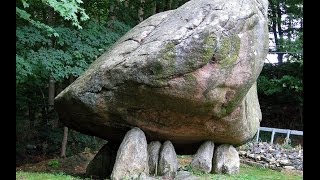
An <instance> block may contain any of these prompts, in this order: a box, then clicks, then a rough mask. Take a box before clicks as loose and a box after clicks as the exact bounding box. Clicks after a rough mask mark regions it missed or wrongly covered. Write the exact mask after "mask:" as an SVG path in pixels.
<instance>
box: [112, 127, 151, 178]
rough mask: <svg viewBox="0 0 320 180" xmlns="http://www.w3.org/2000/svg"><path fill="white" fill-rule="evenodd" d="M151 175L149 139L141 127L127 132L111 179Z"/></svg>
mask: <svg viewBox="0 0 320 180" xmlns="http://www.w3.org/2000/svg"><path fill="white" fill-rule="evenodd" d="M141 173H145V174H146V175H149V166H148V151H147V140H146V137H145V135H144V133H143V132H142V131H141V130H140V129H139V128H136V127H135V128H133V129H131V130H130V131H128V132H127V134H126V135H125V137H124V139H123V141H122V143H121V144H120V147H119V149H118V152H117V158H116V161H115V164H114V167H113V170H112V174H111V179H113V180H119V179H124V178H138V177H139V176H140V174H141Z"/></svg>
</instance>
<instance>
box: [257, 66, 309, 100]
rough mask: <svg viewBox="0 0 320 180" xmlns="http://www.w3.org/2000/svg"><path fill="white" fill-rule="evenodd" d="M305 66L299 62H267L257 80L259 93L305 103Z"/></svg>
mask: <svg viewBox="0 0 320 180" xmlns="http://www.w3.org/2000/svg"><path fill="white" fill-rule="evenodd" d="M302 74H303V66H301V64H300V63H299V62H287V63H283V64H281V65H272V64H265V66H264V67H263V70H262V72H261V74H260V76H259V78H258V80H257V82H258V93H259V94H262V95H265V96H269V97H271V96H273V97H277V99H278V100H280V101H283V102H296V103H298V104H300V105H302V103H303V95H302V93H303V82H302Z"/></svg>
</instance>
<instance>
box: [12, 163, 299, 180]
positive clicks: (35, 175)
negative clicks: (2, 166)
mask: <svg viewBox="0 0 320 180" xmlns="http://www.w3.org/2000/svg"><path fill="white" fill-rule="evenodd" d="M194 174H195V175H196V176H198V177H200V179H203V180H209V179H212V180H266V179H270V180H300V179H303V177H302V175H301V174H297V173H285V172H279V171H275V170H271V169H264V168H257V167H252V166H249V165H245V164H241V168H240V173H239V174H237V175H218V174H202V173H197V172H195V173H194ZM16 179H17V180H51V179H52V180H78V179H82V178H80V177H74V176H70V175H65V174H62V173H39V172H23V171H18V172H16ZM88 179H89V178H88Z"/></svg>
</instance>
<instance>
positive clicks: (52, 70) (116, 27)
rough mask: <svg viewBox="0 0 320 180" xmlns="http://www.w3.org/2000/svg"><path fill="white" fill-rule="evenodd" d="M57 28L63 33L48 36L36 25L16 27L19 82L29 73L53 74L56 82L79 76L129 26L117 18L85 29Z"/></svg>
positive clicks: (90, 24)
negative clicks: (53, 36)
mask: <svg viewBox="0 0 320 180" xmlns="http://www.w3.org/2000/svg"><path fill="white" fill-rule="evenodd" d="M54 29H55V31H56V32H57V33H58V34H59V35H60V36H59V37H56V38H54V39H48V37H47V36H46V34H45V32H43V31H41V30H39V29H37V28H34V27H28V26H23V27H17V33H16V36H17V41H16V46H17V55H16V57H17V67H16V69H17V72H18V73H17V75H16V76H17V77H16V78H17V83H22V82H25V81H28V80H29V78H30V76H37V77H40V78H43V79H48V77H49V76H53V77H54V79H55V80H56V81H62V80H63V79H65V78H68V77H69V76H75V77H77V76H79V75H80V74H81V73H82V72H83V71H84V70H85V69H86V68H88V66H89V64H90V63H92V62H93V61H94V60H95V59H96V58H97V57H98V56H100V55H101V54H102V53H103V52H104V51H105V50H106V49H107V48H109V47H110V46H111V45H112V44H113V43H114V42H115V41H116V40H117V39H118V38H120V37H121V35H123V34H124V33H125V32H126V31H128V30H129V29H130V28H129V27H128V26H126V25H124V24H123V23H121V22H118V21H110V22H108V23H107V24H106V25H100V24H98V23H96V22H93V21H91V22H89V23H88V24H86V26H85V28H84V29H82V30H75V29H70V28H67V27H63V26H59V27H56V28H54Z"/></svg>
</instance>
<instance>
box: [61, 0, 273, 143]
mask: <svg viewBox="0 0 320 180" xmlns="http://www.w3.org/2000/svg"><path fill="white" fill-rule="evenodd" d="M267 10H268V1H267V0H243V1H239V0H227V1H226V0H191V1H189V2H187V3H185V4H184V5H183V6H181V7H179V8H177V9H176V10H171V11H166V12H162V13H159V14H156V15H153V16H151V17H149V18H148V19H146V20H145V21H143V22H141V23H140V24H138V25H137V26H135V27H134V28H133V29H131V30H130V31H129V32H128V33H127V34H125V35H124V36H123V37H122V38H120V39H119V40H118V41H117V42H116V43H115V45H114V46H113V47H112V48H110V49H109V50H108V51H107V52H105V53H104V54H103V55H101V56H100V57H99V58H98V59H97V60H96V61H95V62H94V63H92V65H91V66H90V67H89V69H88V70H87V71H85V72H84V73H83V74H82V75H81V76H80V77H79V78H78V79H77V80H76V81H74V82H73V83H72V84H71V85H70V86H68V87H67V88H66V89H64V90H63V91H62V92H61V93H60V94H59V95H58V96H57V97H56V99H55V107H56V110H57V112H58V114H59V118H60V120H61V121H62V122H63V123H64V124H65V125H66V126H68V127H70V128H73V129H75V130H78V131H80V132H82V133H86V134H89V135H94V136H98V137H101V138H104V139H108V140H111V141H115V142H116V141H118V142H121V141H122V138H123V136H124V135H125V133H126V132H127V131H128V130H130V128H131V127H139V128H141V129H142V130H143V131H144V132H145V133H146V136H147V138H148V140H150V141H151V140H160V141H165V140H170V141H171V142H172V143H173V144H175V147H176V148H177V147H181V148H185V149H188V147H189V149H190V147H193V146H194V145H195V144H199V143H201V142H203V141H205V140H213V141H214V142H215V143H219V144H220V143H226V144H233V145H240V144H243V143H245V142H246V141H247V140H249V139H250V138H252V137H253V136H254V134H255V133H256V131H257V129H258V127H259V123H260V120H261V111H260V107H259V102H258V97H257V92H256V84H255V82H256V79H257V78H258V76H259V74H260V72H261V69H262V66H263V63H264V60H265V58H266V55H267V52H268V34H269V33H268V27H267V24H268V22H267ZM186 131H187V132H188V133H185V132H186ZM231 132H232V133H231Z"/></svg>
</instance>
